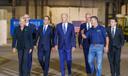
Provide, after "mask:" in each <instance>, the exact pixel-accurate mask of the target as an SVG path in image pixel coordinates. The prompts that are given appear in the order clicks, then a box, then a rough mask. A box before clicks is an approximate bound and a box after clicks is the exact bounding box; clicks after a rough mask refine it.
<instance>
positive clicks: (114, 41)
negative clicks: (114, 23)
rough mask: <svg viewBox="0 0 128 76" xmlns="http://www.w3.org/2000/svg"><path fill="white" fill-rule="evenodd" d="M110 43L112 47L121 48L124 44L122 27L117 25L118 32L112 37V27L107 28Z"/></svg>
mask: <svg viewBox="0 0 128 76" xmlns="http://www.w3.org/2000/svg"><path fill="white" fill-rule="evenodd" d="M107 32H108V37H109V45H110V48H111V47H113V46H114V47H116V48H121V47H122V46H123V45H124V35H123V32H122V30H121V29H120V28H118V27H116V32H115V36H114V38H112V34H111V27H108V28H107Z"/></svg>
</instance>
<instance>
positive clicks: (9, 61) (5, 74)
mask: <svg viewBox="0 0 128 76" xmlns="http://www.w3.org/2000/svg"><path fill="white" fill-rule="evenodd" d="M10 46H11V45H7V46H0V76H18V60H17V53H15V54H14V53H12V50H11V47H10ZM72 65H73V66H72V71H73V76H87V75H86V73H85V70H84V67H85V66H84V57H83V52H82V50H81V49H79V48H77V49H76V51H74V52H73V64H72ZM31 76H43V75H42V70H41V67H40V65H39V63H38V60H37V51H34V54H33V66H32V73H31ZM49 76H60V70H59V60H58V52H57V51H53V52H52V53H51V60H50V71H49ZM103 76H110V68H109V63H108V58H107V55H106V54H104V61H103ZM121 76H128V44H125V46H124V47H123V49H122V56H121Z"/></svg>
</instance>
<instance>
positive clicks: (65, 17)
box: [61, 13, 68, 23]
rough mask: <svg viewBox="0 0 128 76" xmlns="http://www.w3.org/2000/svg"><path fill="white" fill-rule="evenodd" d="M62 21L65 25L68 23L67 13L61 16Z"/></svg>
mask: <svg viewBox="0 0 128 76" xmlns="http://www.w3.org/2000/svg"><path fill="white" fill-rule="evenodd" d="M61 19H62V22H63V23H66V22H68V14H67V13H62V14H61Z"/></svg>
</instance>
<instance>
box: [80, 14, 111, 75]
mask: <svg viewBox="0 0 128 76" xmlns="http://www.w3.org/2000/svg"><path fill="white" fill-rule="evenodd" d="M91 24H92V26H93V27H92V28H91V29H89V31H88V32H86V35H85V33H84V30H82V32H81V34H82V37H83V38H85V39H86V38H89V39H90V47H89V55H88V62H89V65H90V68H91V74H92V75H93V74H94V73H95V71H96V76H101V74H102V59H103V53H104V52H103V50H104V51H105V52H108V44H109V39H108V36H107V32H106V30H105V28H104V27H103V26H101V25H99V24H98V18H97V17H96V16H92V17H91ZM104 47H105V48H104ZM95 59H96V64H97V69H95V66H94V60H95Z"/></svg>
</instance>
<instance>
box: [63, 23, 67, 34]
mask: <svg viewBox="0 0 128 76" xmlns="http://www.w3.org/2000/svg"><path fill="white" fill-rule="evenodd" d="M66 31H67V30H66V25H65V23H64V24H63V32H64V34H65V33H66Z"/></svg>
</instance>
